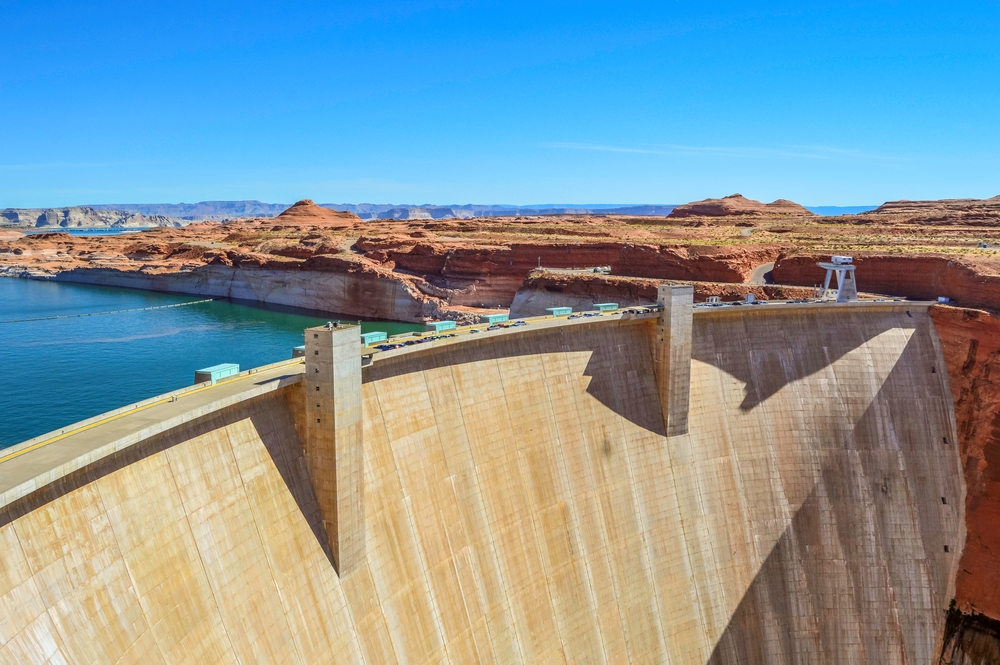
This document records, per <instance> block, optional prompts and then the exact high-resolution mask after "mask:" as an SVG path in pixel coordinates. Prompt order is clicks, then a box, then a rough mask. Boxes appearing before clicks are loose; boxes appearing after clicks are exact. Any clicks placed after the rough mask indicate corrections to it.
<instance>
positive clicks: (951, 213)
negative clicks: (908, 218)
mask: <svg viewBox="0 0 1000 665" xmlns="http://www.w3.org/2000/svg"><path fill="white" fill-rule="evenodd" d="M886 213H892V214H899V215H921V216H930V215H934V216H944V215H947V216H948V217H950V218H952V219H953V220H954V219H961V218H963V217H966V216H967V215H969V214H975V215H979V214H984V213H987V214H989V213H992V214H998V213H1000V196H994V197H993V198H989V199H942V200H940V201H905V200H904V201H887V202H886V203H883V204H882V205H880V206H879V207H878V208H876V209H875V210H872V211H871V212H868V213H864V214H867V215H878V214H886Z"/></svg>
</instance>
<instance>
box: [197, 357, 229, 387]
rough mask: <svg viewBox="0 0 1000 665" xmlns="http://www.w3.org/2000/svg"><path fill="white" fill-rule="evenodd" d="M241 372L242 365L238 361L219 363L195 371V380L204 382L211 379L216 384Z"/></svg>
mask: <svg viewBox="0 0 1000 665" xmlns="http://www.w3.org/2000/svg"><path fill="white" fill-rule="evenodd" d="M239 373H240V366H239V365H237V364H236V363H221V364H219V365H212V366H211V367H206V368H204V369H199V370H197V371H195V373H194V382H195V383H204V382H205V381H211V382H212V385H213V386H214V385H215V383H216V381H219V380H221V379H225V378H226V377H229V376H236V375H237V374H239Z"/></svg>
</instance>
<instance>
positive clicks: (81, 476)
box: [0, 290, 965, 664]
mask: <svg viewBox="0 0 1000 665" xmlns="http://www.w3.org/2000/svg"><path fill="white" fill-rule="evenodd" d="M674 296H676V298H677V299H678V300H677V301H676V302H678V303H680V305H679V309H676V310H675V309H674V308H673V305H671V306H670V307H669V308H668V307H667V306H666V305H667V303H663V304H664V306H663V307H662V308H658V307H651V308H646V309H634V308H633V309H631V310H624V311H616V312H611V313H606V314H603V315H596V314H595V315H594V316H591V317H580V318H576V319H572V320H569V319H566V318H560V319H538V320H531V321H529V322H528V324H527V325H524V326H521V327H513V325H512V326H511V327H509V328H505V329H499V330H494V331H492V332H491V331H484V332H479V333H475V334H472V333H471V332H470V331H469V330H468V329H459V330H457V331H449V334H450V333H452V332H454V333H455V334H454V336H452V337H446V336H441V339H437V340H435V341H431V342H428V343H425V344H420V345H411V346H405V347H402V348H397V349H393V350H388V351H385V352H378V353H374V354H372V352H371V351H370V350H368V349H365V348H362V347H361V346H360V343H359V342H354V341H348V342H345V344H344V345H343V347H339V345H338V342H339V339H340V338H339V337H338V333H341V332H343V333H344V337H343V339H345V340H346V339H347V336H348V335H354V336H357V329H356V328H355V329H353V331H352V329H345V330H333V331H330V332H331V334H330V335H329V344H330V347H329V348H330V352H331V358H332V357H333V356H334V349H336V348H346V347H347V346H349V345H354V344H357V347H356V348H357V349H358V351H357V354H356V356H354V355H353V354H354V352H353V351H351V352H350V353H346V355H345V357H350V358H351V360H350V362H351V363H354V362H355V360H354V359H353V358H354V357H357V358H361V359H364V358H365V357H367V356H369V355H373V357H372V358H371V362H370V363H368V364H362V365H361V368H360V372H358V371H356V365H353V364H352V365H351V366H350V367H341V368H340V369H341V370H343V371H338V369H337V362H336V360H335V359H334V360H333V362H332V364H330V366H329V368H330V371H329V372H328V373H327V374H326V377H327V378H326V379H323V381H327V383H328V384H329V386H331V392H330V394H329V395H327V396H326V397H327V398H328V400H327V401H323V400H320V401H318V402H317V401H309V400H311V399H313V398H312V396H311V395H310V392H311V393H316V392H320V393H322V392H323V390H322V386H320V388H321V390H320V391H316V390H315V388H316V387H317V384H314V383H312V382H313V381H315V379H311V378H308V376H307V371H306V370H307V369H316V368H317V367H319V368H320V369H321V373H322V372H323V371H324V370H323V369H322V366H321V365H322V361H321V362H319V363H315V362H312V363H311V362H310V360H309V355H310V351H311V352H315V351H317V350H320V351H321V349H320V348H310V346H309V338H308V337H307V339H306V342H307V345H306V346H307V354H306V357H305V358H304V359H303V358H299V359H296V360H294V361H289V362H286V363H279V364H276V365H272V366H268V367H264V368H257V369H255V370H252V371H249V372H243V373H241V374H240V375H239V376H237V377H231V378H228V379H224V380H222V381H220V382H219V383H218V384H217V385H215V386H209V387H206V386H200V387H195V388H191V389H186V390H184V391H178V392H177V393H174V394H170V395H166V396H161V397H159V398H154V399H152V400H147V401H145V402H142V403H139V404H137V405H135V406H133V407H131V408H128V409H123V410H119V411H117V412H112V413H111V414H104V415H103V416H99V417H97V418H95V419H91V420H90V421H85V422H84V423H81V424H79V425H78V426H76V427H74V428H67V430H66V431H64V432H62V433H59V434H56V435H53V436H47V437H40V438H39V439H37V440H32V441H28V442H25V443H23V444H20V445H18V446H15V447H14V448H10V449H7V450H4V451H3V452H2V453H0V662H16V663H34V662H39V663H41V662H60V661H62V662H74V663H75V662H100V663H105V662H106V663H133V662H134V663H174V662H197V663H214V662H231V663H246V662H269V663H271V662H273V663H286V662H287V663H329V662H337V663H369V664H374V663H427V662H449V663H475V662H496V663H540V662H560V663H562V662H566V663H577V662H615V663H619V662H621V663H625V662H630V663H797V662H798V663H871V664H875V663H878V664H883V663H932V662H936V659H937V655H938V654H939V652H940V646H941V641H942V633H943V629H944V621H945V611H946V610H947V608H948V604H949V602H950V600H951V598H952V596H953V593H954V576H955V572H956V569H957V566H958V556H959V555H960V550H961V547H962V544H963V543H964V539H965V526H964V512H963V511H964V496H965V488H964V484H963V483H964V481H963V477H962V473H961V468H960V461H959V456H958V451H957V446H956V445H954V442H955V440H956V437H955V423H954V415H953V406H952V401H951V396H950V393H949V387H948V377H947V373H946V372H943V371H934V369H935V368H940V367H942V366H943V360H942V357H941V349H940V345H939V342H938V339H937V335H936V332H935V330H934V327H933V324H932V322H931V320H930V317H929V315H928V313H927V304H921V303H902V302H871V301H867V302H866V301H861V302H849V303H817V302H808V303H789V304H778V303H768V304H764V305H752V306H751V305H746V306H739V307H737V306H726V307H697V306H693V305H692V306H690V308H689V309H688V311H690V312H691V315H690V319H689V321H690V345H689V349H688V353H689V357H690V360H689V362H688V363H687V364H686V369H687V371H688V372H689V379H688V382H687V388H688V393H687V421H686V430H685V431H680V432H679V433H672V431H673V430H674V428H673V427H672V422H673V423H679V422H681V421H680V420H673V421H672V418H671V416H670V414H669V412H670V411H671V409H674V410H675V415H680V414H681V413H682V411H681V407H680V406H679V405H680V404H681V402H682V399H681V397H682V396H681V394H680V393H679V392H678V391H674V392H673V396H671V386H672V385H673V383H672V381H673V380H672V379H671V378H670V376H664V375H663V374H662V371H663V368H664V367H665V365H664V359H666V360H667V361H668V362H669V365H668V366H669V367H671V369H670V372H671V373H672V372H674V371H683V369H684V366H685V365H684V363H683V349H673V350H671V351H670V353H664V349H663V348H662V345H663V344H669V343H670V337H671V335H674V336H676V335H678V334H679V333H678V332H677V331H678V330H680V328H679V327H678V326H682V325H683V318H682V317H678V320H677V321H674V317H673V314H674V313H676V312H677V311H681V310H683V309H684V308H687V307H688V305H687V303H686V297H687V296H686V294H685V293H684V292H682V291H677V292H675V291H673V290H667V291H665V292H664V293H663V294H662V295H661V300H662V299H664V298H667V297H674ZM668 309H669V310H671V316H670V317H669V319H668V318H667V316H666V314H667V311H668ZM483 330H484V329H483ZM315 339H316V340H317V343H319V342H320V341H322V340H320V338H315ZM677 339H679V337H677ZM322 343H323V344H325V343H326V342H322ZM352 348H355V347H352ZM312 355H313V357H314V358H319V357H320V356H317V355H316V354H315V353H313V354H312ZM320 355H322V354H320ZM678 358H681V360H678ZM366 362H368V361H367V360H366ZM313 374H316V372H313ZM664 380H666V383H664ZM345 386H346V387H345ZM310 387H312V390H311V391H310V390H309V388H310ZM664 387H666V389H664ZM352 391H353V393H354V394H355V395H356V396H357V401H356V402H355V401H352V400H351V399H347V397H346V396H347V395H348V394H349V393H350V392H352ZM342 398H343V399H345V401H344V402H343V403H340V400H341V399H342ZM310 404H311V405H312V406H310ZM317 405H318V406H317ZM331 405H332V406H331ZM358 413H360V418H359V417H358V416H357V414H358ZM316 418H319V419H320V420H321V422H320V423H318V424H319V425H320V426H321V427H322V426H324V425H326V424H327V419H329V418H332V419H333V420H332V422H330V425H331V426H332V427H333V428H334V435H335V436H334V437H333V438H332V439H331V438H330V437H328V436H327V435H324V434H323V432H322V431H319V430H316V429H315V427H313V431H312V432H311V433H310V427H311V426H314V425H316V423H315V420H316ZM359 420H360V422H359ZM341 427H344V428H346V429H347V430H348V431H349V432H350V431H353V432H354V434H348V435H345V436H347V438H346V439H343V438H339V437H340V434H341V429H340V428H341ZM677 428H678V429H679V430H684V428H683V427H680V426H679V425H677ZM359 432H360V434H358V433H359ZM325 436H326V438H324V437H325ZM352 437H353V438H352ZM345 440H346V441H347V444H346V446H345V447H343V448H342V447H341V445H340V444H341V443H342V442H344V441H345ZM358 441H360V443H361V445H360V446H358V445H357V443H358ZM358 451H360V462H359V458H358V456H357V455H356V454H355V453H357V452H358ZM342 454H343V455H344V456H345V457H343V458H342V456H341V455H342ZM342 462H343V466H341V464H342ZM359 468H360V470H361V479H360V488H359V489H358V490H357V492H358V495H359V497H363V498H360V500H359V501H358V502H357V503H356V504H354V505H351V503H350V501H346V499H348V498H349V497H350V496H351V495H352V494H353V493H354V490H353V489H351V488H352V487H355V486H356V485H357V483H358V479H357V470H358V469H359ZM343 478H346V480H343ZM323 483H327V484H323ZM345 488H347V489H345ZM338 493H340V494H339V495H338ZM345 501H346V503H345ZM359 519H360V520H361V524H360V525H359V524H358V520H359ZM334 526H335V527H336V528H333V527H334ZM331 532H334V535H332V536H331ZM359 542H360V545H359V544H358V543H359ZM338 548H339V549H338ZM335 552H336V554H334V553H335ZM348 555H349V556H348ZM338 557H340V558H338ZM350 557H354V558H350Z"/></svg>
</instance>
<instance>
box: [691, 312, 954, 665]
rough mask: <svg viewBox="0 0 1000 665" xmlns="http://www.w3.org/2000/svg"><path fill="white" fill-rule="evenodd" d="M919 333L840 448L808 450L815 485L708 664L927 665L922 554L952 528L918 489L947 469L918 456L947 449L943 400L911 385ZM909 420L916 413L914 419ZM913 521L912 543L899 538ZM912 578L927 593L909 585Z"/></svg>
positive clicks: (927, 605)
mask: <svg viewBox="0 0 1000 665" xmlns="http://www.w3.org/2000/svg"><path fill="white" fill-rule="evenodd" d="M929 334H930V329H929V327H921V328H920V329H918V331H917V332H916V333H915V334H914V335H913V337H911V339H910V341H909V343H908V344H907V345H906V348H905V349H904V351H903V354H902V356H901V357H900V361H899V362H897V363H896V366H895V368H894V369H893V370H892V372H890V375H889V377H887V379H886V381H885V383H884V384H883V386H882V388H881V389H880V390H879V392H878V393H877V395H876V397H875V399H873V400H872V403H871V404H870V405H869V406H868V408H867V409H866V411H865V413H864V414H863V415H862V416H861V418H860V419H859V421H858V422H857V424H856V425H855V426H854V428H853V430H848V431H847V432H844V433H843V434H842V435H841V437H842V438H843V439H844V440H843V441H842V442H841V441H831V442H830V446H829V447H828V448H826V449H825V450H824V449H821V450H818V451H817V452H818V453H819V454H820V455H821V456H822V459H823V461H822V470H821V472H820V478H819V482H818V483H817V484H816V485H815V486H814V487H813V488H812V490H811V491H810V493H809V495H808V496H807V497H806V499H805V500H804V501H803V502H802V504H801V506H800V507H799V508H798V510H797V511H796V512H795V514H794V516H793V517H792V520H791V522H790V523H789V525H788V527H787V528H786V529H785V531H784V532H783V534H782V535H781V537H780V538H779V539H778V541H777V543H776V544H775V545H774V547H773V549H772V550H771V552H770V553H769V554H768V556H767V558H766V559H765V561H764V563H763V565H762V566H761V567H760V570H759V571H757V574H756V575H755V576H754V579H753V581H752V583H751V584H750V586H749V588H748V589H747V591H746V593H745V594H744V595H743V598H742V599H741V600H740V603H739V605H738V606H737V608H736V610H735V611H734V612H733V615H732V616H731V618H730V620H729V623H728V625H727V627H726V629H725V631H724V632H723V634H722V636H721V637H720V638H719V640H718V642H717V643H716V645H715V648H714V650H713V652H712V654H711V657H710V658H709V659H708V661H707V663H708V664H710V665H722V664H723V663H727V664H728V663H795V662H829V663H837V662H861V663H871V664H875V663H885V662H930V661H929V660H928V659H926V658H925V656H927V655H929V654H930V652H931V651H932V649H933V645H934V643H935V639H936V638H937V636H938V635H937V632H935V631H939V630H940V629H941V628H943V626H944V617H945V615H944V608H945V606H946V605H947V600H948V599H947V588H948V577H949V576H948V573H947V570H946V566H945V565H943V564H942V563H941V562H940V559H938V558H937V557H936V556H934V555H936V554H937V553H940V552H941V551H942V548H943V545H945V544H948V543H943V542H941V540H942V538H943V537H944V534H947V533H950V532H952V531H954V530H955V528H956V527H955V525H954V524H945V523H944V522H945V518H944V516H943V514H942V512H941V510H940V508H941V506H940V505H939V504H940V497H939V496H938V495H937V494H938V490H937V489H936V486H937V484H936V483H934V482H928V480H927V479H929V478H934V477H942V475H945V476H947V475H948V472H949V470H946V469H942V468H941V464H940V459H941V458H940V457H936V456H935V455H933V454H932V455H928V454H927V451H928V449H931V450H934V449H939V450H942V451H944V452H945V454H946V455H947V454H950V453H952V452H953V451H954V449H953V448H944V447H943V446H944V444H943V443H942V439H943V437H950V436H951V434H950V433H949V432H948V429H950V426H947V427H946V426H945V424H947V423H949V416H948V413H947V407H946V406H945V404H946V403H945V401H944V399H940V398H934V396H933V395H930V394H927V392H926V390H927V386H928V382H927V380H926V377H918V376H916V374H917V373H921V372H922V373H925V374H926V373H929V368H927V367H926V363H925V362H922V357H921V356H920V354H919V353H918V352H917V351H916V350H915V349H919V348H921V347H922V348H924V349H926V348H928V347H929V346H930V344H931V342H930V341H929V340H928V339H927V336H928V335H929ZM921 337H922V339H921ZM942 390H944V388H943V386H942ZM946 398H947V396H946V397H945V399H946ZM915 404H916V405H917V408H916V409H915V408H914V405H915ZM915 411H917V412H920V413H921V414H922V416H921V417H918V418H917V419H916V421H914V420H915V419H914V418H913V414H914V412H915ZM954 472H955V474H956V475H957V474H960V471H959V463H958V459H957V456H956V458H955V469H954ZM954 500H955V501H959V500H961V499H960V498H959V497H956V498H955V499H954ZM914 518H915V519H916V520H917V531H918V533H917V534H916V535H917V537H918V538H919V541H917V542H914V541H912V540H910V541H907V539H906V534H907V533H908V532H909V529H908V528H907V527H908V521H909V520H910V519H914ZM901 520H902V521H901ZM831 527H832V528H833V529H834V530H835V533H832V532H831V530H830V529H831ZM952 547H953V548H954V547H960V544H952ZM952 551H954V549H953V550H952ZM907 552H909V554H908V553H907ZM908 556H912V557H913V558H912V560H907V559H906V557H908ZM956 556H957V555H956ZM931 562H935V563H934V565H928V564H930V563H931ZM914 579H920V580H922V581H923V582H924V583H926V584H927V585H928V588H925V589H923V588H914V582H913V580H914ZM936 620H940V625H938V626H935V625H934V623H933V622H934V621H936ZM848 649H853V652H851V653H847V652H846V651H847V650H848ZM900 654H904V655H903V656H902V660H900Z"/></svg>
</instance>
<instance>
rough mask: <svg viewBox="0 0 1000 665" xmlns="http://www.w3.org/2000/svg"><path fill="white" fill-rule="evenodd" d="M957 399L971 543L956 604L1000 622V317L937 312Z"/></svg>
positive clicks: (944, 309)
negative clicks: (997, 619) (999, 619)
mask: <svg viewBox="0 0 1000 665" xmlns="http://www.w3.org/2000/svg"><path fill="white" fill-rule="evenodd" d="M931 318H932V319H933V320H934V325H935V327H936V328H937V331H938V336H939V337H940V338H941V346H942V349H943V351H944V357H945V361H946V363H947V365H948V377H949V379H950V381H951V392H952V395H953V396H954V398H955V419H956V422H957V425H958V427H957V430H958V438H959V441H958V442H959V445H960V447H961V454H962V465H963V468H964V469H965V482H966V486H967V495H966V500H965V505H966V512H965V519H966V524H967V526H968V539H967V540H966V543H965V549H964V550H963V552H962V561H961V566H960V569H959V572H958V575H957V577H956V590H955V601H956V604H957V607H958V609H959V610H961V611H963V612H965V613H980V614H985V615H986V616H988V617H992V618H994V619H996V618H1000V317H997V316H996V315H993V314H989V313H987V312H983V311H978V310H974V309H963V308H957V307H940V306H937V307H933V308H931Z"/></svg>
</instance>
